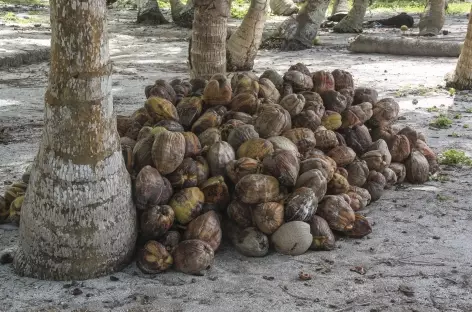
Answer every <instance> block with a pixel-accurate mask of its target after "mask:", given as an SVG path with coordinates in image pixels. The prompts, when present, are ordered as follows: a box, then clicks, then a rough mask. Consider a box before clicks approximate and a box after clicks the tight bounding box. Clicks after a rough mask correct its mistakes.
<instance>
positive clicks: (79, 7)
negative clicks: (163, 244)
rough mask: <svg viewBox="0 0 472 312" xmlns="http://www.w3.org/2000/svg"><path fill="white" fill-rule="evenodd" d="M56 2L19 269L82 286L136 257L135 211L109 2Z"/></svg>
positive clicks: (23, 212) (53, 1) (24, 208)
mask: <svg viewBox="0 0 472 312" xmlns="http://www.w3.org/2000/svg"><path fill="white" fill-rule="evenodd" d="M50 5H51V7H50V10H51V30H52V37H51V68H50V73H49V86H48V89H47V91H46V95H45V108H44V109H45V113H44V130H43V136H42V141H41V144H40V148H39V152H38V154H37V156H36V159H35V163H34V166H33V170H32V172H31V176H30V180H29V185H28V189H27V193H26V196H25V200H24V202H23V206H22V209H21V220H20V242H19V246H18V250H17V253H16V255H15V259H14V267H15V270H16V272H17V273H18V274H20V275H25V276H31V277H35V278H40V279H55V280H74V279H75V280H81V279H88V278H93V277H97V276H100V275H104V274H107V273H110V272H113V271H115V270H119V269H121V268H122V267H123V266H124V265H126V264H127V263H128V261H129V260H131V257H132V255H133V252H134V245H135V241H136V236H137V224H136V210H135V207H134V205H133V201H132V195H131V181H130V176H129V174H128V172H127V171H126V167H125V163H124V161H123V157H122V154H121V149H120V138H119V136H118V133H117V130H116V116H115V114H114V112H113V99H112V95H111V85H112V84H111V69H112V65H111V62H110V60H109V51H108V35H107V29H106V27H107V21H106V12H107V11H106V4H105V1H103V0H88V1H86V2H84V1H82V0H51V1H50Z"/></svg>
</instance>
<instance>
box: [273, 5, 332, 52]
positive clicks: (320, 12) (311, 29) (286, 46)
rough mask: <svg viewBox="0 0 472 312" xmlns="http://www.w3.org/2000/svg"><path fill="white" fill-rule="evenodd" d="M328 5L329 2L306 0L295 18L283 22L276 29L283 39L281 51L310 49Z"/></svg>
mask: <svg viewBox="0 0 472 312" xmlns="http://www.w3.org/2000/svg"><path fill="white" fill-rule="evenodd" d="M328 4H329V0H308V1H307V3H306V4H305V6H303V8H302V9H301V10H300V12H298V15H297V16H296V17H295V18H293V17H289V18H288V19H287V20H285V21H284V22H283V23H282V24H281V25H280V26H279V28H278V34H279V36H280V37H282V38H284V39H285V40H284V43H283V44H282V47H281V49H282V50H285V51H296V50H303V49H308V48H311V47H312V46H313V41H314V40H315V38H316V35H317V34H318V30H319V29H320V25H321V22H322V21H323V20H324V18H325V15H326V11H327V9H328Z"/></svg>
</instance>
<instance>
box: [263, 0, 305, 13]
mask: <svg viewBox="0 0 472 312" xmlns="http://www.w3.org/2000/svg"><path fill="white" fill-rule="evenodd" d="M269 6H270V10H271V11H272V14H274V15H281V16H290V15H292V14H297V13H298V10H299V9H298V6H297V5H296V4H295V2H293V0H269Z"/></svg>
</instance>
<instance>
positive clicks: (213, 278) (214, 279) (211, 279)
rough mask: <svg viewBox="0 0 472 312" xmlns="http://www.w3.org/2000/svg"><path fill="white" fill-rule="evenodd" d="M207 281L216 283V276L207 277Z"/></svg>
mask: <svg viewBox="0 0 472 312" xmlns="http://www.w3.org/2000/svg"><path fill="white" fill-rule="evenodd" d="M208 279H209V280H210V281H216V280H217V279H218V276H208Z"/></svg>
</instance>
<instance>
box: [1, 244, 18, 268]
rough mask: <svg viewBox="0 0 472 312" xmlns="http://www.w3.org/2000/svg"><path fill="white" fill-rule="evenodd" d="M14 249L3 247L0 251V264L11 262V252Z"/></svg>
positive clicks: (12, 252)
mask: <svg viewBox="0 0 472 312" xmlns="http://www.w3.org/2000/svg"><path fill="white" fill-rule="evenodd" d="M14 252H15V250H14V249H13V248H10V249H5V250H3V251H1V252H0V264H9V263H12V262H13V254H14Z"/></svg>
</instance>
